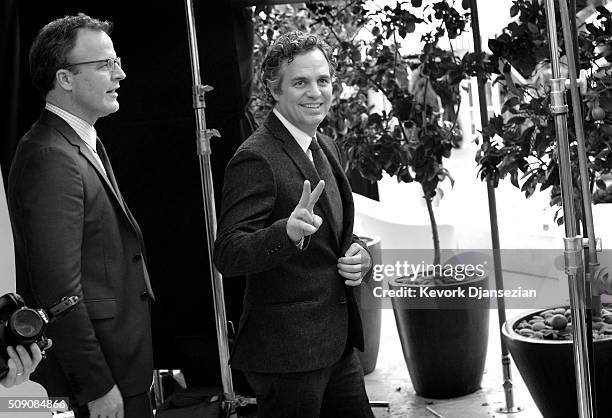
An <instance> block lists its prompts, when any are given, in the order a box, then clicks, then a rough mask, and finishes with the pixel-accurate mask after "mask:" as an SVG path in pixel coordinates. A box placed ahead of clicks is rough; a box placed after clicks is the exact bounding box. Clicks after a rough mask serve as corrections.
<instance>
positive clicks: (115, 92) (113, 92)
mask: <svg viewBox="0 0 612 418" xmlns="http://www.w3.org/2000/svg"><path fill="white" fill-rule="evenodd" d="M118 89H119V87H117V88H115V89H112V90H107V93H109V94H117V90H118Z"/></svg>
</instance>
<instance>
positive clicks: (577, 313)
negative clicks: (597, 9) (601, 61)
mask: <svg viewBox="0 0 612 418" xmlns="http://www.w3.org/2000/svg"><path fill="white" fill-rule="evenodd" d="M560 1H561V2H565V1H566V0H560ZM546 21H547V25H548V28H547V29H548V40H549V45H550V62H551V66H552V72H553V79H551V80H550V82H551V91H550V101H551V106H550V108H551V112H552V114H553V116H554V120H555V128H556V134H557V151H558V155H559V172H560V176H559V177H560V182H561V197H562V204H563V221H564V222H563V223H564V225H565V236H566V238H565V239H564V246H565V273H566V274H567V277H568V285H569V293H570V305H571V311H572V319H573V325H574V326H573V328H572V337H573V352H574V372H575V375H576V391H577V396H578V415H579V417H580V418H593V417H594V410H593V393H592V392H591V391H592V389H593V386H592V384H591V370H592V368H591V367H590V362H591V361H592V357H591V356H589V352H592V351H591V350H589V343H590V342H591V338H592V336H591V335H587V327H586V326H585V325H586V306H585V301H586V297H587V295H586V294H585V287H584V261H583V253H582V249H583V244H582V239H581V238H580V237H578V235H577V228H576V214H575V209H574V197H573V195H574V186H573V181H572V171H571V163H570V152H569V139H568V132H567V111H568V107H567V105H566V104H565V79H563V78H561V71H560V68H559V51H558V47H559V44H558V41H557V25H556V20H555V4H554V0H546ZM570 36H571V35H570ZM566 52H570V53H573V50H572V51H566ZM570 67H571V65H570ZM570 70H573V71H574V74H575V68H570ZM570 82H571V80H570ZM573 82H574V84H575V83H576V79H575V78H574V80H573ZM575 111H576V109H574V112H575ZM588 296H589V297H590V294H589V295H588Z"/></svg>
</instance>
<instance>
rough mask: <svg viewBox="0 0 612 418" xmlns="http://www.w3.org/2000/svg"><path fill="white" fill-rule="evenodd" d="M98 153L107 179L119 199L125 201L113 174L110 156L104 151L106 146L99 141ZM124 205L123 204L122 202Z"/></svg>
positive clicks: (97, 145) (97, 143) (97, 142)
mask: <svg viewBox="0 0 612 418" xmlns="http://www.w3.org/2000/svg"><path fill="white" fill-rule="evenodd" d="M96 153H97V155H98V157H99V158H100V161H101V162H102V166H103V167H104V171H106V177H108V180H109V181H110V184H111V186H113V189H114V190H115V193H116V194H117V197H118V198H119V199H120V200H123V198H122V197H121V193H119V186H118V185H117V180H116V179H115V174H114V173H113V169H112V167H111V165H110V161H109V159H108V155H107V154H106V150H105V149H104V145H102V141H100V140H99V139H98V140H97V141H96ZM122 203H123V202H122Z"/></svg>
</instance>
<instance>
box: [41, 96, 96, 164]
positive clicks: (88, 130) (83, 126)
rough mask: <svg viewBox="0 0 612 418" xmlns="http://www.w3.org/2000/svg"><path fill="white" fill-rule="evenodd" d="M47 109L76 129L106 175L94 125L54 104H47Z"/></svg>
mask: <svg viewBox="0 0 612 418" xmlns="http://www.w3.org/2000/svg"><path fill="white" fill-rule="evenodd" d="M45 109H47V110H48V111H49V112H51V113H55V114H56V115H57V116H59V117H60V118H62V119H63V120H65V121H66V123H67V124H68V125H70V127H71V128H72V129H74V131H75V132H76V133H77V135H78V136H79V137H80V138H81V139H82V140H83V142H85V145H87V148H89V150H90V151H91V153H92V154H93V156H94V158H95V159H96V161H97V162H98V165H99V166H100V169H101V170H102V172H103V173H104V174H105V175H106V170H105V169H104V164H102V160H101V159H100V156H99V155H98V151H96V129H95V128H94V127H93V125H90V124H89V123H87V122H85V121H84V120H83V119H81V118H79V117H77V116H74V115H73V114H72V113H70V112H68V111H66V110H64V109H62V108H61V107H58V106H56V105H54V104H52V103H49V102H47V103H46V104H45Z"/></svg>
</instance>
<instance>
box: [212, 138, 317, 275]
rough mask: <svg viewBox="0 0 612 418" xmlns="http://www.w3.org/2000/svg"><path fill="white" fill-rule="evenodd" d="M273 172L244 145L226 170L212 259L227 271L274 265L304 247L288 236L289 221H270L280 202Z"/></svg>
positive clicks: (245, 271)
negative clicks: (276, 205)
mask: <svg viewBox="0 0 612 418" xmlns="http://www.w3.org/2000/svg"><path fill="white" fill-rule="evenodd" d="M276 199H277V196H276V182H275V179H274V173H273V170H272V168H271V167H270V165H269V163H268V162H267V161H266V160H265V158H264V157H262V156H260V155H258V154H257V153H256V152H254V151H252V150H240V151H239V152H238V153H236V155H234V157H233V158H232V159H231V160H230V162H229V164H228V166H227V169H226V171H225V183H224V186H223V198H222V204H221V217H220V220H219V233H218V235H217V240H216V241H215V246H214V257H213V258H214V262H215V265H216V266H217V268H218V269H219V271H220V272H221V273H222V274H223V275H226V276H237V275H244V274H251V273H259V272H263V271H266V270H269V269H272V268H274V267H276V266H278V265H279V264H281V263H282V262H284V261H285V260H286V259H287V258H288V257H289V256H291V255H294V254H297V253H299V252H300V251H304V250H305V249H306V247H307V246H308V240H305V241H304V246H303V247H302V249H299V248H298V247H297V246H295V245H294V244H293V243H292V242H291V240H290V239H289V236H288V235H287V220H288V218H282V219H278V220H275V221H273V222H271V221H270V218H271V214H272V212H273V210H274V206H275V202H276Z"/></svg>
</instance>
